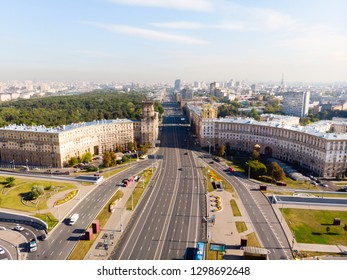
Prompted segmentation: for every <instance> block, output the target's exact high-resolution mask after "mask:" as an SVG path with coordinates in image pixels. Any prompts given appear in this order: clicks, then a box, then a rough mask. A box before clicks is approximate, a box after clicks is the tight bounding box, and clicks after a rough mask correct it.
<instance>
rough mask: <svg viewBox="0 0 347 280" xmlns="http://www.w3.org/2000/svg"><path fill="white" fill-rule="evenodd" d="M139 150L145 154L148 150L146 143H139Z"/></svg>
mask: <svg viewBox="0 0 347 280" xmlns="http://www.w3.org/2000/svg"><path fill="white" fill-rule="evenodd" d="M139 150H140V151H142V152H144V153H145V154H146V153H147V151H148V145H147V144H143V145H140V147H139Z"/></svg>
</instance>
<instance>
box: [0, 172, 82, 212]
mask: <svg viewBox="0 0 347 280" xmlns="http://www.w3.org/2000/svg"><path fill="white" fill-rule="evenodd" d="M5 178H6V177H3V176H0V183H2V182H4V181H5ZM14 184H15V185H14V186H13V187H11V188H5V187H4V185H3V184H2V185H1V186H0V207H1V208H7V209H13V210H20V211H36V210H43V209H47V199H48V198H49V197H50V196H51V195H53V194H55V193H57V192H61V191H65V190H68V189H75V188H76V186H75V184H72V183H66V182H50V181H43V180H35V179H30V178H25V179H24V178H21V177H17V178H16V179H15V181H14ZM35 185H37V186H42V187H43V188H44V189H45V192H44V196H43V197H42V199H40V202H39V203H37V205H36V204H34V203H30V202H29V203H28V204H27V205H25V204H23V203H22V199H21V198H22V196H23V195H24V194H26V193H28V192H30V191H31V189H32V187H33V186H35ZM50 186H53V188H52V187H51V188H49V187H50Z"/></svg>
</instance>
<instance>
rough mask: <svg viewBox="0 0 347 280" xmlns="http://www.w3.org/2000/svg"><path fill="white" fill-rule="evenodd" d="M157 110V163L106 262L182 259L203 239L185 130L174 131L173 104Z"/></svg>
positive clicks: (200, 197)
mask: <svg viewBox="0 0 347 280" xmlns="http://www.w3.org/2000/svg"><path fill="white" fill-rule="evenodd" d="M163 105H164V108H165V117H164V120H163V123H164V125H163V127H162V130H161V135H160V140H161V148H160V150H159V151H158V154H162V155H163V156H164V158H163V161H162V163H161V165H160V168H159V170H158V172H157V178H156V180H155V181H154V182H153V184H152V185H151V186H150V187H149V188H147V190H146V192H145V194H144V195H143V198H142V200H141V201H140V203H139V204H138V206H137V208H136V210H135V213H134V214H133V218H132V220H131V221H130V223H129V224H128V227H127V229H126V230H125V232H124V233H123V235H122V237H121V239H120V240H119V242H118V244H117V246H116V248H115V250H114V252H112V254H111V255H110V259H122V260H136V259H141V260H156V259H161V260H169V259H183V258H184V256H185V252H186V249H187V248H191V247H196V243H197V242H198V241H200V240H201V239H202V238H203V236H204V235H206V233H205V232H206V230H205V229H204V228H203V225H202V223H201V220H202V217H203V215H204V214H203V211H206V210H204V209H206V208H205V201H204V189H203V187H204V186H203V180H202V174H201V169H200V170H199V169H197V168H195V167H196V162H195V159H194V158H193V155H192V151H191V150H190V149H189V146H190V140H189V137H188V132H187V127H186V126H184V125H179V124H178V125H177V123H181V122H183V121H181V118H182V117H183V116H182V115H181V112H180V111H178V110H176V108H177V103H164V104H163Z"/></svg>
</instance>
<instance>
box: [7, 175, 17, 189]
mask: <svg viewBox="0 0 347 280" xmlns="http://www.w3.org/2000/svg"><path fill="white" fill-rule="evenodd" d="M15 180H16V179H15V178H14V177H7V178H6V179H5V181H6V185H5V188H12V187H13V186H14V185H15V183H14V181H15Z"/></svg>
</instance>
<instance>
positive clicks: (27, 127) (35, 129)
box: [0, 119, 136, 133]
mask: <svg viewBox="0 0 347 280" xmlns="http://www.w3.org/2000/svg"><path fill="white" fill-rule="evenodd" d="M129 122H131V123H133V122H136V121H133V120H129V119H113V120H94V121H92V122H80V123H71V124H69V125H62V126H57V127H46V126H44V125H38V126H31V125H24V124H20V125H17V124H10V125H7V126H4V127H0V130H13V131H30V132H47V133H62V132H66V131H69V130H73V129H77V128H81V127H86V126H93V125H104V124H121V123H129Z"/></svg>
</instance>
